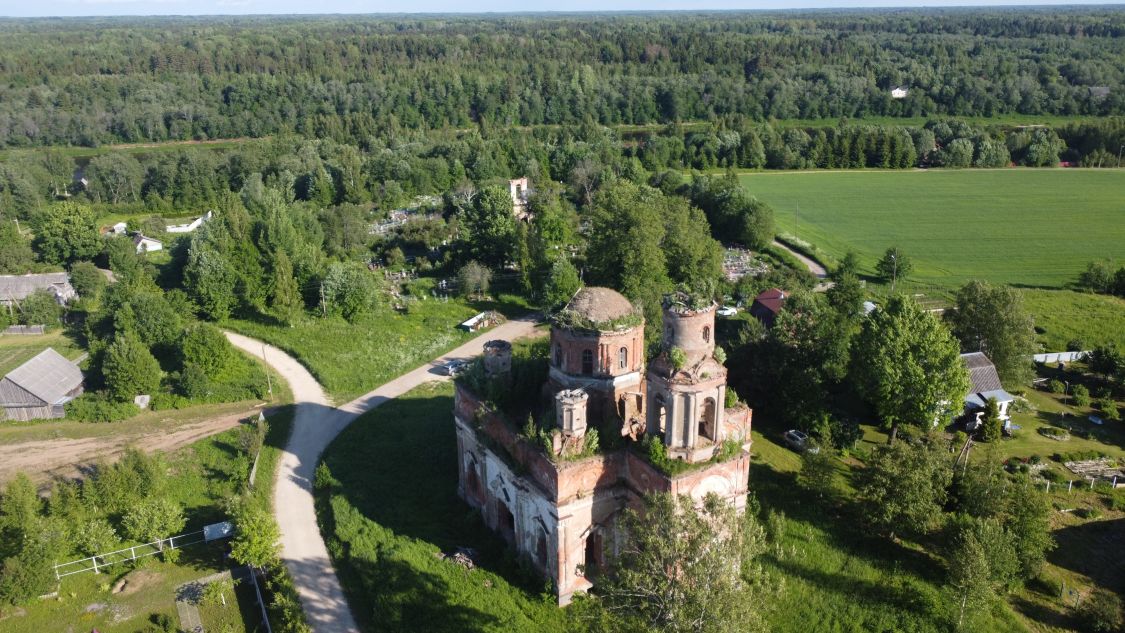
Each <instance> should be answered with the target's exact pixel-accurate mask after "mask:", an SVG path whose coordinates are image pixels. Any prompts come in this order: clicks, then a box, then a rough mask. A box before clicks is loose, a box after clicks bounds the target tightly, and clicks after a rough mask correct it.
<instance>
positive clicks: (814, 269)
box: [773, 240, 828, 279]
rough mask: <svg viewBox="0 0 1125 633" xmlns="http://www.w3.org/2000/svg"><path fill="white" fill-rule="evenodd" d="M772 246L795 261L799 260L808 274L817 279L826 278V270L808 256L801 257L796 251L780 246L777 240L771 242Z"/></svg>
mask: <svg viewBox="0 0 1125 633" xmlns="http://www.w3.org/2000/svg"><path fill="white" fill-rule="evenodd" d="M773 245H774V246H776V247H778V248H780V249H781V250H783V251H785V252H787V253H789V254H790V255H792V256H793V257H796V258H797V259H799V260H801V263H802V264H804V265H805V268H808V269H809V272H810V273H812V274H814V275H816V278H817V279H824V278H825V277H827V276H828V270H826V269H825V268H824V266H821V265H820V262H818V261H816V260H815V259H813V258H811V257H809V256H808V255H803V254H801V253H798V252H797V251H795V250H793V249H791V248H789V247H788V246H786V245H784V244H782V243H781V242H778V241H777V240H774V241H773Z"/></svg>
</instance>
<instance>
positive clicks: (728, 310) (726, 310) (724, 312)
mask: <svg viewBox="0 0 1125 633" xmlns="http://www.w3.org/2000/svg"><path fill="white" fill-rule="evenodd" d="M715 314H718V315H719V316H721V317H732V316H737V315H738V308H736V307H734V306H723V307H721V308H719V310H718V312H716V313H715Z"/></svg>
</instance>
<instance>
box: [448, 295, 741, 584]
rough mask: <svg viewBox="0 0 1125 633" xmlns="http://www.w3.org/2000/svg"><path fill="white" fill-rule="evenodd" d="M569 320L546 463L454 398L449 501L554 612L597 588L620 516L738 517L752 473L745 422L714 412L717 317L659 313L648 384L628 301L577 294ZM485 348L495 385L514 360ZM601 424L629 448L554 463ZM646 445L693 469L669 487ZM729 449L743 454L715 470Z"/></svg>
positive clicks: (558, 353)
mask: <svg viewBox="0 0 1125 633" xmlns="http://www.w3.org/2000/svg"><path fill="white" fill-rule="evenodd" d="M567 309H569V310H571V311H572V312H573V313H572V314H570V315H569V316H570V317H572V318H571V320H570V322H569V323H567V324H563V323H556V324H555V326H554V328H553V329H552V332H551V347H550V360H549V363H550V378H549V382H548V386H547V387H548V390H549V392H550V394H552V396H553V400H554V403H555V422H556V424H557V427H558V429H557V431H556V432H555V433H554V434H553V437H554V446H553V447H552V448H553V449H554V454H551V455H548V452H547V449H546V448H545V447H544V446H542V445H541V444H539V443H536V442H532V441H529V439H528V438H525V437H524V436H522V435H520V434H519V433H518V432H517V431H516V430H515V427H514V425H513V423H512V421H510V420H507V419H506V418H505V417H504V415H503V414H502V413H501V412H498V411H494V410H492V409H491V408H490V407H489V406H488V405H487V403H485V402H484V401H483V400H482V399H481V398H480V396H478V395H477V394H475V393H473V392H472V391H471V390H470V389H469V388H467V387H466V386H465V385H464V384H461V383H459V384H458V385H457V390H456V397H455V405H454V419H455V422H456V430H457V448H458V456H459V466H460V468H459V481H458V492H459V494H460V495H461V497H462V498H463V499H464V500H465V501H466V502H467V503H469V505H471V506H473V507H474V508H477V509H478V510H480V512H481V514H482V516H483V518H484V521H485V523H486V524H487V525H488V526H489V527H490V528H492V529H493V530H495V531H497V532H498V533H499V534H500V535H501V536H502V537H503V538H504V539H505V540H507V541H508V542H509V543H510V544H511V545H512V546H513V547H514V548H515V549H516V550H517V551H518V552H519V553H520V554H521V555H523V556H526V557H527V558H528V559H529V560H530V561H531V562H532V564H533V565H534V566H535V567H536V568H537V569H539V570H540V571H541V572H542V573H543V574H544V576H546V577H548V578H550V579H551V580H552V581H553V582H554V585H555V588H556V591H557V593H558V599H559V604H567V603H569V602H570V600H571V599H572V597H573V596H574V594H575V593H576V592H580V591H585V590H587V589H589V588H590V587H592V586H593V583H594V582H595V581H596V578H597V574H598V572H599V571H600V570H601V569H602V568H604V567H605V565H606V564H607V562H608V561H610V560H612V558H613V556H614V555H615V554H616V552H617V550H618V548H619V546H620V541H619V539H620V538H622V535H620V534H619V531H618V530H617V529H616V519H617V517H618V515H619V513H620V512H621V511H622V510H624V509H625V508H627V507H630V506H634V505H636V504H638V503H639V501H640V499H641V497H642V496H643V495H645V494H647V493H651V492H670V493H673V494H677V495H687V496H689V497H691V498H692V499H694V500H695V501H697V502H699V501H702V499H703V498H704V497H705V496H706V495H707V494H709V493H715V494H717V495H719V496H720V497H722V498H724V499H726V500H727V501H728V502H730V503H731V504H732V505H734V506H735V507H737V508H738V509H739V510H742V509H743V508H744V507H745V505H746V494H747V491H748V475H749V468H750V454H749V446H750V421H751V411H750V410H749V409H747V408H745V407H736V408H733V409H729V410H728V409H725V407H724V406H723V403H724V396H725V386H726V369H725V368H724V367H723V366H722V364H721V363H718V362H717V361H716V360H715V359H714V356H713V354H714V340H713V332H714V314H715V310H714V306H707V307H704V308H702V309H700V310H689V309H686V308H684V307H683V306H681V305H678V304H676V303H675V302H669V303H668V304H667V305H666V307H665V313H664V320H665V324H666V330H665V337H664V347H665V350H664V352H663V353H662V354H661V355H660V356H659V357H658V358H657V359H655V361H654V363H653V365H652V367H650V368H649V369H648V372H647V374H646V373H645V367H644V361H643V358H644V351H643V345H644V323H643V321H642V320H640V319H639V318H634V319H632V320H630V318H629V317H630V316H631V315H635V314H636V311H635V309H634V308H633V306H632V305H631V304H629V302H628V301H627V300H625V299H624V297H621V295H619V294H617V293H616V292H614V291H612V290H607V289H604V288H587V289H583V290H582V291H580V292H579V293H578V295H576V296H575V298H574V299H573V300H572V301H571V304H570V305H569V306H568V308H567ZM564 312H565V310H564ZM575 323H577V325H575ZM622 323H624V325H621V324H622ZM599 324H601V325H599ZM605 324H611V325H605ZM612 324H616V325H612ZM489 346H491V347H489ZM486 348H487V350H488V351H487V354H488V358H486V360H487V361H488V368H486V369H488V373H489V375H490V376H491V377H492V378H494V379H504V377H503V375H502V373H503V371H504V368H505V367H506V368H509V369H508V370H509V371H510V367H511V363H510V359H505V358H504V354H505V353H508V354H510V353H511V352H510V350H511V348H510V347H507V348H505V347H503V346H502V345H497V344H493V343H489V344H488V345H486ZM673 348H676V349H680V350H682V351H683V355H682V356H681V355H680V354H679V353H676V354H672V353H671V350H672V349H673ZM672 357H674V358H675V359H676V360H677V362H675V363H673V360H672ZM681 359H682V360H683V362H682V363H681V362H678V361H679V360H681ZM654 398H662V399H663V400H662V402H663V404H661V405H660V407H659V408H663V413H656V414H654V408H653V407H650V406H646V405H647V403H649V402H650V401H652V399H654ZM677 398H678V400H676V399H677ZM661 415H663V416H664V418H663V419H664V426H663V427H661V426H660V424H661V422H660V421H661V417H660V416H661ZM606 420H609V421H615V422H616V423H617V424H618V425H619V427H620V429H621V434H622V436H624V437H625V443H626V448H623V449H618V450H615V451H611V452H602V453H597V454H594V455H591V456H589V457H585V458H582V459H568V458H566V457H565V456H564V455H562V454H561V453H562V448H561V447H562V446H564V445H566V443H577V444H578V445H579V446H580V445H581V442H582V440H583V438H584V437H585V434H586V432H587V427H588V425H592V424H593V422H594V421H602V422H604V421H606ZM602 428H603V429H604V428H606V427H605V425H604V424H603V425H602ZM648 436H655V437H660V438H661V441H662V442H663V444H664V445H665V447H666V450H667V451H668V454H669V456H671V457H672V458H674V459H680V460H683V461H685V462H689V463H691V464H693V465H694V468H692V469H689V470H688V471H687V472H684V473H681V474H678V475H668V474H665V473H664V472H662V471H661V470H659V469H657V468H656V467H654V466H653V465H652V464H650V463H649V462H648V460H647V458H646V457H645V456H644V452H643V451H641V450H637V449H638V448H639V447H638V446H636V445H637V444H638V443H639V442H640V441H643V440H644V438H645V437H648ZM726 441H732V442H737V443H738V444H739V447H740V450H738V451H737V452H736V453H735V454H734V455H733V456H732V457H729V458H727V459H724V460H719V459H718V455H719V452H720V448H721V445H722V444H723V442H726Z"/></svg>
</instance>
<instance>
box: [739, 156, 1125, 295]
mask: <svg viewBox="0 0 1125 633" xmlns="http://www.w3.org/2000/svg"><path fill="white" fill-rule="evenodd" d="M741 178H742V182H743V183H744V184H745V186H746V187H747V188H748V189H749V190H750V192H751V193H752V194H754V195H755V196H757V197H758V198H760V199H762V200H764V201H766V202H768V203H769V204H770V205H772V206H773V207H774V208H775V210H776V211H777V224H778V226H779V228H780V229H781V230H782V231H784V232H787V233H790V234H793V235H796V236H797V237H799V238H801V239H804V240H807V241H809V242H811V243H813V244H814V245H815V246H816V247H818V248H819V249H821V250H822V251H824V252H825V253H827V254H829V255H830V256H832V257H836V258H839V257H841V256H843V255H844V254H845V253H846V252H848V251H849V250H854V251H855V252H856V253H857V254H858V255H859V257H860V262H861V268H862V269H863V270H864V271H865V272H868V273H870V272H872V271H873V267H874V264H875V262H876V260H877V259H878V258H879V257H880V256H881V255H882V253H883V251H885V250H886V249H887V247H889V246H892V245H898V246H899V247H901V248H902V249H903V250H904V251H905V253H906V254H907V255H908V256H909V257H910V258H911V259H912V260H913V262H914V266H915V270H914V273H913V275H912V276H911V281H912V282H913V285H914V286H915V287H918V288H919V289H926V288H927V287H930V288H934V289H950V288H955V287H957V286H959V285H961V284H963V283H964V282H966V281H968V280H970V279H987V280H989V281H993V282H999V283H1008V284H1015V285H1022V286H1031V287H1062V286H1065V285H1066V284H1068V283H1071V282H1073V281H1074V280H1075V278H1076V277H1077V275H1078V273H1079V272H1081V271H1082V270H1083V269H1084V268H1085V265H1086V263H1087V262H1089V261H1090V260H1092V259H1100V258H1112V259H1117V260H1122V259H1125V171H1123V170H1084V169H1001V170H976V169H974V170H931V171H852V172H777V173H755V174H744V175H743V176H742V177H741Z"/></svg>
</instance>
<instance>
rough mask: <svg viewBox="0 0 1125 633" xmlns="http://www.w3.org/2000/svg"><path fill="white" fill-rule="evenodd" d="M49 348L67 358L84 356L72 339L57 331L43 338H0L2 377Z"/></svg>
mask: <svg viewBox="0 0 1125 633" xmlns="http://www.w3.org/2000/svg"><path fill="white" fill-rule="evenodd" d="M48 347H53V348H55V351H56V352H58V353H60V354H62V355H63V356H65V357H66V358H69V359H71V360H74V359H75V358H78V357H79V356H81V355H82V348H80V347H79V346H78V343H76V342H74V340H72V339H71V338H70V337H68V336H67V335H66V334H64V333H63V332H62V330H55V331H53V332H48V333H46V334H43V335H42V336H15V335H3V336H0V377H3V376H4V375H5V374H7V373H8V372H10V371H12V370H13V369H15V368H16V367H19V366H20V365H22V364H24V363H26V362H27V361H29V360H31V358H32V357H34V356H35V355H36V354H38V353H39V352H42V351H43V350H45V349H47V348H48Z"/></svg>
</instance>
